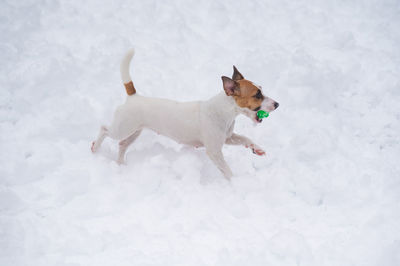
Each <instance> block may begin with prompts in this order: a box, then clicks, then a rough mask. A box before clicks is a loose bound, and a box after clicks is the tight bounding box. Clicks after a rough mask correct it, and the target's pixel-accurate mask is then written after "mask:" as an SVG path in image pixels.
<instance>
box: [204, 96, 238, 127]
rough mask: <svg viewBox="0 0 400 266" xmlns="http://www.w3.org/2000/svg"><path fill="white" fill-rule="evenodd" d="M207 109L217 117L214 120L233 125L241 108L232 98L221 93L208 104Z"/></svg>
mask: <svg viewBox="0 0 400 266" xmlns="http://www.w3.org/2000/svg"><path fill="white" fill-rule="evenodd" d="M206 105H207V108H208V109H209V110H210V111H212V113H213V114H214V115H215V117H214V118H216V119H219V120H223V121H225V122H227V123H228V124H230V123H232V122H233V121H234V120H235V118H236V116H237V115H239V114H240V112H239V108H238V106H237V104H236V102H235V100H234V99H233V97H231V96H227V95H226V94H225V92H221V93H219V94H217V95H215V96H214V97H212V98H211V99H210V100H208V101H207V102H206Z"/></svg>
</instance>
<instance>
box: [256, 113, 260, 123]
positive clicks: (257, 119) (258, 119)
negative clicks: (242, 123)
mask: <svg viewBox="0 0 400 266" xmlns="http://www.w3.org/2000/svg"><path fill="white" fill-rule="evenodd" d="M255 120H256V122H257V123H261V122H262V118H259V117H258V116H257V113H256V114H255Z"/></svg>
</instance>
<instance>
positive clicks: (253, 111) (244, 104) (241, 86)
mask: <svg viewBox="0 0 400 266" xmlns="http://www.w3.org/2000/svg"><path fill="white" fill-rule="evenodd" d="M221 78H222V83H223V85H224V90H225V93H226V95H227V96H231V97H233V98H234V99H235V102H236V104H237V105H238V106H239V107H240V108H239V110H240V112H241V113H242V114H244V115H246V116H248V117H249V118H250V119H252V120H253V121H255V122H257V123H261V122H262V119H259V118H258V116H257V111H258V110H264V111H267V112H272V111H274V110H275V109H276V108H278V106H279V103H277V102H276V101H274V100H273V99H271V98H269V97H267V96H264V95H263V93H262V89H261V86H258V85H256V84H255V83H253V82H251V81H250V80H247V79H245V78H244V77H243V75H242V74H241V73H240V72H239V71H238V70H237V68H236V67H235V66H233V75H232V78H228V77H225V76H222V77H221Z"/></svg>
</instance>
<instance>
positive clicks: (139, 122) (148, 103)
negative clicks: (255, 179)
mask: <svg viewBox="0 0 400 266" xmlns="http://www.w3.org/2000/svg"><path fill="white" fill-rule="evenodd" d="M132 56H133V50H131V51H129V52H128V54H127V55H126V56H125V58H124V60H123V61H122V64H121V74H122V80H123V81H124V83H125V84H126V83H128V82H130V81H131V78H130V76H129V62H130V60H131V58H132ZM272 103H274V101H273V100H271V99H269V98H267V99H266V100H264V101H263V104H262V105H261V107H262V109H263V110H269V111H272V109H275V108H272V107H271V104H272ZM239 114H245V115H248V116H250V117H251V115H252V113H251V111H249V110H248V109H247V108H242V107H240V106H238V105H237V103H236V101H235V99H234V98H232V97H228V96H227V95H226V93H224V92H221V93H220V94H218V95H216V96H214V97H212V98H211V99H209V100H208V101H194V102H176V101H172V100H167V99H160V98H150V97H144V96H140V95H137V94H134V95H130V96H128V97H127V99H126V102H125V103H124V104H123V105H121V106H119V107H118V108H117V110H116V111H115V114H114V120H113V122H112V125H111V126H110V127H108V128H107V127H105V126H103V127H102V128H101V130H100V134H99V137H98V139H97V140H96V141H95V142H94V143H93V145H92V151H93V152H95V151H96V150H97V149H98V147H99V146H100V145H101V143H102V141H103V139H104V138H105V137H106V136H109V137H111V138H113V139H117V140H121V141H120V151H119V158H118V162H119V163H123V162H124V155H125V151H126V149H127V148H128V146H129V145H130V144H131V143H132V142H133V141H134V140H135V139H136V138H137V137H138V136H139V134H140V133H141V130H142V129H143V128H148V129H151V130H153V131H155V132H157V133H159V134H161V135H164V136H167V137H169V138H171V139H174V140H175V141H177V142H179V143H182V144H187V145H192V146H196V147H201V146H204V147H205V148H206V152H207V155H208V156H209V157H210V159H211V160H212V161H213V162H214V163H215V164H216V166H217V167H218V168H219V169H220V170H221V171H222V173H223V174H224V176H225V177H227V178H230V177H231V176H232V172H231V170H230V168H229V166H228V165H227V164H226V162H225V160H224V157H223V154H222V146H223V145H224V144H225V143H227V144H233V145H244V146H246V147H250V148H252V149H253V152H255V153H257V154H258V155H264V154H265V153H264V151H263V150H262V149H261V148H259V147H258V146H257V145H256V144H254V143H253V142H252V141H251V140H250V139H248V138H246V137H243V136H240V135H237V134H234V133H233V128H234V123H235V117H236V116H237V115H239ZM253 117H254V116H253ZM253 120H254V118H253Z"/></svg>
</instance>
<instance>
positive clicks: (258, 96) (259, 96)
mask: <svg viewBox="0 0 400 266" xmlns="http://www.w3.org/2000/svg"><path fill="white" fill-rule="evenodd" d="M253 97H254V98H256V99H262V98H264V96H263V95H262V93H261V91H260V90H258V91H257V93H256V94H255V95H254V96H253Z"/></svg>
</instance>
